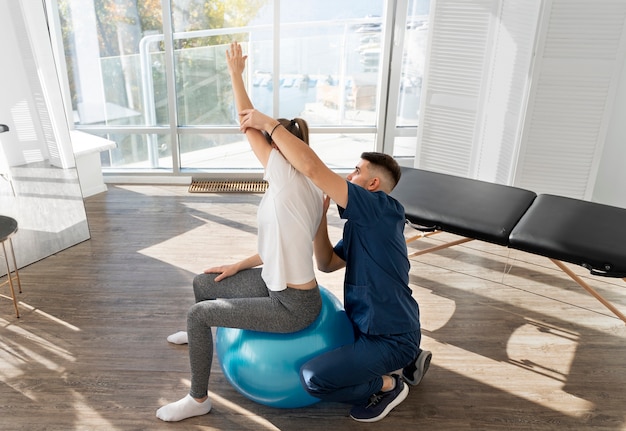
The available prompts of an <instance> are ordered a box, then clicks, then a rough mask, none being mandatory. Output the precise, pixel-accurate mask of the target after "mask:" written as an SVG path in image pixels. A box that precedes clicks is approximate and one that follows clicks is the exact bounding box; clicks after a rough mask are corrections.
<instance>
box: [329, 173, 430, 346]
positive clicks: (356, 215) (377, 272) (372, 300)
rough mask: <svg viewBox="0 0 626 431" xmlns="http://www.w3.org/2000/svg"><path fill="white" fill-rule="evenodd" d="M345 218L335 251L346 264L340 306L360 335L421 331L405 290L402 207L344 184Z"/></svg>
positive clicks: (407, 265) (381, 195) (406, 273)
mask: <svg viewBox="0 0 626 431" xmlns="http://www.w3.org/2000/svg"><path fill="white" fill-rule="evenodd" d="M338 209H339V215H340V217H341V218H342V219H346V220H347V221H346V223H345V225H344V228H343V238H342V239H341V240H340V241H339V242H338V243H337V244H336V245H335V247H334V251H335V253H336V254H337V255H338V256H339V257H340V258H342V259H343V260H344V261H345V262H346V272H345V279H344V307H345V309H346V313H347V314H348V317H350V319H351V320H352V322H353V323H354V324H355V325H356V327H357V328H358V329H359V330H360V331H361V332H363V333H367V334H371V335H390V334H401V333H405V332H412V331H416V330H419V329H420V323H419V306H418V304H417V302H416V301H415V299H414V298H413V296H412V292H411V289H410V288H409V269H410V263H409V259H408V257H407V248H406V241H405V238H404V223H405V215H404V207H403V206H402V204H400V202H398V201H397V200H395V199H394V198H392V197H391V196H389V195H388V194H386V193H385V192H382V191H379V192H370V191H368V190H366V189H364V188H363V187H360V186H358V185H355V184H352V183H350V182H348V204H347V205H346V208H341V207H339V206H338Z"/></svg>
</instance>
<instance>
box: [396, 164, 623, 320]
mask: <svg viewBox="0 0 626 431" xmlns="http://www.w3.org/2000/svg"><path fill="white" fill-rule="evenodd" d="M391 196H393V197H394V198H396V199H397V200H398V201H400V202H401V203H402V205H403V206H404V208H405V214H406V219H407V223H408V224H409V225H410V226H412V227H413V228H415V229H417V230H418V231H419V232H420V233H419V234H418V235H416V236H413V237H410V238H407V243H408V242H411V241H414V240H417V239H419V238H423V237H426V236H430V235H433V234H436V233H438V232H449V233H453V234H456V235H459V236H461V237H462V238H461V239H458V240H455V241H451V242H448V243H445V244H441V245H437V246H433V247H430V248H427V249H424V250H420V251H417V252H413V253H411V254H410V255H409V257H414V256H418V255H422V254H426V253H431V252H434V251H437V250H441V249H444V248H448V247H451V246H454V245H458V244H462V243H464V242H468V241H471V240H474V239H477V240H481V241H486V242H491V243H494V244H498V245H501V246H504V247H510V248H513V249H517V250H521V251H525V252H528V253H533V254H537V255H540V256H544V257H547V258H549V259H551V260H552V261H553V262H554V263H555V264H556V265H557V266H558V267H559V268H560V269H561V270H563V271H564V272H565V273H566V274H567V275H569V276H570V277H571V278H572V279H573V280H574V281H576V282H577V283H578V284H579V285H580V286H582V287H583V288H584V289H585V290H587V291H588V292H589V293H590V294H592V295H593V296H594V297H596V299H598V300H599V301H600V302H601V303H602V304H603V305H604V306H606V307H607V308H608V309H609V310H611V311H612V312H613V313H614V314H615V315H616V316H617V317H619V318H620V319H621V320H622V321H624V322H625V323H626V316H624V314H622V313H621V312H620V311H619V310H617V309H616V308H615V307H614V306H613V305H612V304H611V303H609V302H608V301H607V300H605V299H604V298H603V297H602V296H601V295H600V294H599V293H597V292H596V291H595V290H594V289H593V288H591V286H589V285H588V284H587V283H586V282H585V281H584V280H582V279H581V278H580V277H578V276H577V275H576V274H575V273H574V272H573V271H572V270H571V269H570V268H568V267H567V266H566V265H565V264H564V263H563V262H568V263H572V264H576V265H581V266H583V267H585V268H587V269H588V270H589V271H590V272H591V274H592V275H597V276H607V277H619V278H624V277H626V210H625V209H621V208H617V207H612V206H608V205H602V204H598V203H594V202H588V201H583V200H579V199H571V198H565V197H561V196H554V195H547V194H541V195H539V196H537V195H536V194H535V193H534V192H532V191H529V190H525V189H521V188H517V187H512V186H505V185H501V184H494V183H489V182H486V181H480V180H473V179H468V178H463V177H458V176H454V175H448V174H441V173H436V172H431V171H426V170H421V169H414V168H406V167H403V168H402V178H401V179H400V182H399V183H398V185H397V186H396V188H395V189H394V190H393V192H392V193H391ZM624 279H625V280H626V278H624Z"/></svg>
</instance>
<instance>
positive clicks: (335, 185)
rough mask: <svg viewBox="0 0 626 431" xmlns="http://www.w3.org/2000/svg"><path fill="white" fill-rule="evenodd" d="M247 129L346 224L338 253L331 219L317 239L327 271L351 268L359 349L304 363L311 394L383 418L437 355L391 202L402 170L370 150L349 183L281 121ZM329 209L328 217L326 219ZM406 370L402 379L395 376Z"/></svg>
mask: <svg viewBox="0 0 626 431" xmlns="http://www.w3.org/2000/svg"><path fill="white" fill-rule="evenodd" d="M240 119H241V129H242V130H243V131H245V130H247V129H248V128H254V129H258V130H261V131H265V132H266V133H268V134H269V135H270V137H271V139H272V140H273V141H274V142H275V143H276V145H277V146H278V147H279V149H280V151H281V153H282V154H283V155H284V156H285V157H286V158H287V160H288V161H289V162H290V163H291V164H292V165H293V166H294V167H295V168H296V169H297V170H298V171H300V172H301V173H303V174H304V175H305V176H307V177H308V178H310V179H311V180H312V181H313V183H314V184H315V185H317V186H318V187H319V188H320V189H322V190H323V191H324V193H325V194H326V195H327V198H326V200H325V210H327V209H328V205H329V199H332V200H333V201H335V203H336V204H337V205H338V207H339V214H340V216H341V218H343V219H346V220H347V221H346V223H345V225H344V231H343V238H342V239H341V240H340V241H339V242H338V243H337V244H336V245H335V246H334V247H333V246H332V244H331V242H330V239H329V237H328V229H327V222H326V216H325V215H324V217H323V218H322V222H321V223H320V228H319V229H318V231H317V234H316V236H315V239H314V247H315V258H316V261H317V265H318V268H319V270H321V271H323V272H332V271H336V270H338V269H341V268H344V267H345V269H346V272H345V279H344V307H345V309H346V313H347V315H348V317H349V318H350V320H351V321H352V324H353V326H354V329H355V342H354V344H351V345H347V346H343V347H341V348H339V349H336V350H333V351H331V352H327V353H325V354H322V355H320V356H318V357H316V358H313V359H312V360H310V361H308V362H307V363H306V364H304V365H303V367H302V369H301V379H302V382H303V385H304V387H305V389H306V390H307V391H308V392H309V393H310V394H311V395H313V396H315V397H317V398H320V399H322V400H326V401H334V402H347V403H351V404H353V407H352V409H351V411H350V416H351V417H352V418H353V419H355V420H357V421H361V422H375V421H378V420H381V419H383V418H384V417H385V416H387V414H389V412H390V411H391V410H392V409H393V408H394V407H396V406H397V405H398V404H400V403H401V402H402V401H404V399H405V398H406V397H407V395H408V392H409V389H408V386H407V385H406V383H405V381H406V382H408V383H410V384H412V385H417V384H419V383H420V381H421V380H422V377H423V376H424V374H425V373H426V371H427V370H428V367H429V364H430V360H431V357H432V354H431V353H430V352H428V351H425V350H422V349H420V347H419V346H420V341H421V332H420V323H419V306H418V304H417V302H416V301H415V299H414V298H413V297H412V294H411V289H410V288H409V286H408V279H409V268H410V263H409V260H408V257H407V250H406V243H405V240H404V221H405V216H404V207H402V205H401V204H400V203H399V202H398V201H396V200H395V199H393V198H392V197H390V196H389V193H390V192H391V190H393V188H394V187H395V185H396V184H397V183H398V180H399V179H400V167H399V166H398V164H397V162H396V161H395V160H394V159H393V158H392V157H391V156H389V155H386V154H383V153H376V152H367V153H363V154H362V155H361V160H360V161H359V163H358V164H357V166H356V167H355V170H354V171H353V172H352V173H351V174H350V175H348V176H347V178H346V179H343V178H342V177H341V176H339V175H337V174H336V173H334V172H333V171H332V170H330V169H329V168H328V167H327V166H326V165H325V164H324V163H323V162H322V161H321V160H320V159H319V157H317V155H316V154H315V152H314V151H313V150H311V149H310V148H309V147H308V146H307V145H306V144H304V143H303V142H302V141H300V140H299V139H298V138H296V137H294V136H293V135H291V134H290V133H289V132H288V131H287V130H286V129H284V127H282V126H281V125H280V124H279V123H278V121H277V120H275V119H273V118H271V117H268V116H266V115H264V114H262V113H260V112H258V111H256V110H254V109H247V110H243V111H242V112H241V113H240ZM325 213H326V211H324V214H325ZM399 369H402V376H399V375H396V374H392V373H393V371H395V370H399Z"/></svg>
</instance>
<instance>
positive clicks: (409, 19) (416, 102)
mask: <svg viewBox="0 0 626 431" xmlns="http://www.w3.org/2000/svg"><path fill="white" fill-rule="evenodd" d="M429 9H430V0H409V4H408V13H407V16H406V23H405V25H406V33H405V36H404V47H403V50H402V76H401V77H400V82H399V83H398V85H399V86H400V92H399V95H400V97H399V98H398V117H397V119H396V127H403V126H413V127H417V124H418V118H419V117H418V116H419V106H420V95H421V93H422V77H423V76H424V63H425V60H426V42H427V36H428V14H429ZM394 153H395V151H394Z"/></svg>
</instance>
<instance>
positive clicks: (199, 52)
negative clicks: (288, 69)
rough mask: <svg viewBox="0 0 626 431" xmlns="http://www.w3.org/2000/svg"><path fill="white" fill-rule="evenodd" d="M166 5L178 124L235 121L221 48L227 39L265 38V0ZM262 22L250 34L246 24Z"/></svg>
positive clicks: (267, 9) (267, 31)
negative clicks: (169, 11)
mask: <svg viewBox="0 0 626 431" xmlns="http://www.w3.org/2000/svg"><path fill="white" fill-rule="evenodd" d="M171 3H172V21H173V28H174V64H175V66H174V67H175V71H174V73H175V77H176V92H177V100H176V102H177V109H178V123H179V125H182V126H189V125H236V124H238V121H237V118H236V112H235V111H234V106H233V101H232V91H231V86H230V77H229V75H228V68H227V65H226V58H225V55H226V54H225V51H226V49H227V47H228V46H229V44H230V42H232V41H233V40H237V41H239V42H247V41H249V40H250V39H251V38H253V37H255V38H257V37H259V36H261V35H262V36H263V38H265V40H267V41H268V42H269V41H271V37H272V31H271V27H270V26H269V24H270V23H271V17H272V15H271V13H272V12H271V11H272V8H271V7H269V6H268V5H271V0H254V1H247V2H234V1H232V0H215V1H211V2H210V3H207V2H189V1H188V0H172V2H171ZM208 5H210V7H209V6H208ZM263 16H266V17H265V18H263ZM262 22H264V23H265V24H266V25H265V27H261V29H258V28H257V29H256V30H254V34H253V29H252V28H250V27H249V26H250V25H254V26H255V28H256V26H258V25H259V24H261V23H262ZM257 33H258V34H257ZM263 45H264V47H265V48H268V47H271V43H264V44H263ZM266 52H267V50H266ZM266 55H267V54H266ZM250 61H252V60H250Z"/></svg>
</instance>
